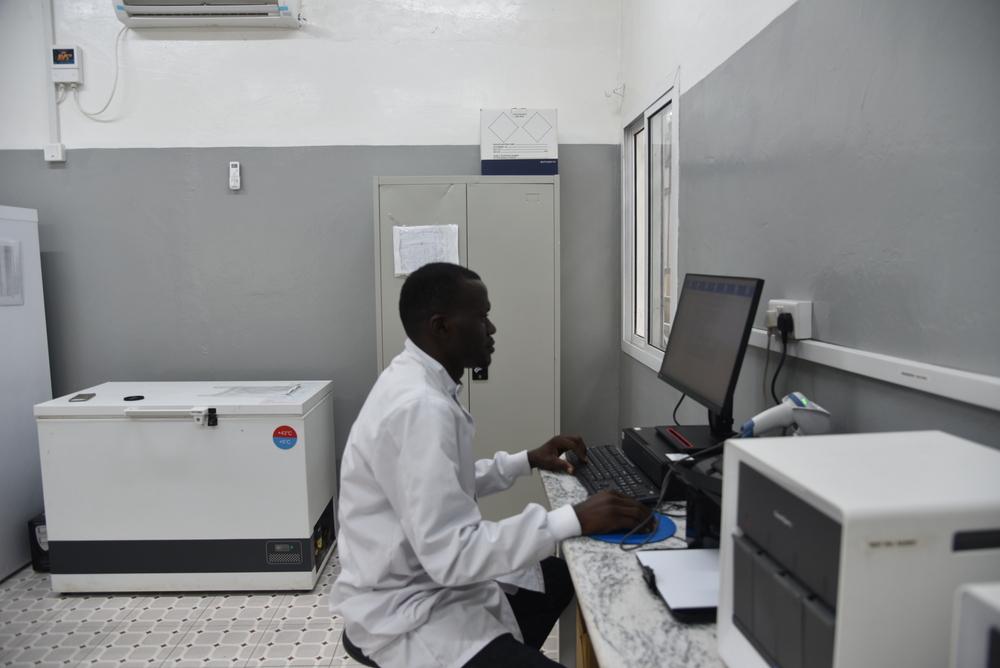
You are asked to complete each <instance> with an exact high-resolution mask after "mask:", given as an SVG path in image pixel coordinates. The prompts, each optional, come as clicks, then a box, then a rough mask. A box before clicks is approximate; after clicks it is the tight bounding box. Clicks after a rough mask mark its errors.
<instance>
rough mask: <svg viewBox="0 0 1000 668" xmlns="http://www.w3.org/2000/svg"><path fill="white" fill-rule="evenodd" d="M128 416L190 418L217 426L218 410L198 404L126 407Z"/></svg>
mask: <svg viewBox="0 0 1000 668" xmlns="http://www.w3.org/2000/svg"><path fill="white" fill-rule="evenodd" d="M125 417H127V418H188V419H191V420H194V421H195V422H196V423H198V424H204V425H207V426H209V427H214V426H216V424H217V422H216V411H215V409H214V408H205V407H203V406H197V407H194V408H126V409H125Z"/></svg>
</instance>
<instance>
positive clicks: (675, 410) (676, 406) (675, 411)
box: [674, 394, 687, 427]
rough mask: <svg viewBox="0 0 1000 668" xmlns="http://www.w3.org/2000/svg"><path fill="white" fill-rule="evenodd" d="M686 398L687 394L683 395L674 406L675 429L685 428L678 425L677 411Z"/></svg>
mask: <svg viewBox="0 0 1000 668" xmlns="http://www.w3.org/2000/svg"><path fill="white" fill-rule="evenodd" d="M686 396H687V395H686V394H682V395H681V398H680V399H678V400H677V404H676V405H675V406H674V426H675V427H683V426H684V425H682V424H678V423H677V409H678V408H680V407H681V402H682V401H684V397H686Z"/></svg>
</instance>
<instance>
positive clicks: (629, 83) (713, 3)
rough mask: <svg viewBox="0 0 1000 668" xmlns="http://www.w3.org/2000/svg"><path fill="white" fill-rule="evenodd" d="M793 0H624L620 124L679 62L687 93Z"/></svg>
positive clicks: (668, 81) (656, 93)
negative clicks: (623, 84)
mask: <svg viewBox="0 0 1000 668" xmlns="http://www.w3.org/2000/svg"><path fill="white" fill-rule="evenodd" d="M793 4H795V0H742V1H740V0H697V1H696V2H684V1H681V0H622V19H621V26H622V36H621V44H622V49H621V78H622V80H623V81H624V82H625V99H624V101H623V103H622V114H621V119H622V121H623V122H622V125H624V124H625V123H629V122H631V121H632V119H634V118H635V117H636V116H638V115H639V114H641V113H642V112H643V110H644V109H645V108H646V107H648V106H649V105H650V104H652V103H653V102H655V101H656V99H657V98H659V97H660V96H661V95H663V94H664V93H665V92H666V91H667V89H668V88H669V87H670V86H671V85H672V84H673V82H674V74H675V73H676V72H677V68H678V67H680V90H681V94H683V93H684V91H685V90H687V89H690V88H691V87H692V86H694V85H695V84H696V83H698V82H699V81H701V80H702V79H703V78H705V76H706V75H707V74H708V73H709V72H711V71H712V70H714V69H715V68H716V67H718V66H719V65H721V64H722V63H724V62H725V61H726V60H727V59H728V58H729V57H730V56H732V55H733V54H734V53H736V52H737V51H738V50H739V49H740V48H741V47H742V46H743V45H744V44H746V43H747V42H749V41H750V39H751V38H753V37H754V36H755V35H756V34H757V33H759V32H760V31H761V30H763V29H764V28H765V27H766V26H767V24H769V23H770V22H771V21H773V20H774V19H775V18H777V17H778V15H779V14H781V13H782V12H783V11H785V10H786V9H788V8H789V7H790V6H792V5H793ZM682 122H683V121H682ZM619 141H620V137H619Z"/></svg>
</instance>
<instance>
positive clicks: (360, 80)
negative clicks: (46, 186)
mask: <svg viewBox="0 0 1000 668" xmlns="http://www.w3.org/2000/svg"><path fill="white" fill-rule="evenodd" d="M53 1H54V5H55V31H56V41H57V43H59V44H69V45H78V46H80V47H82V50H83V66H84V85H85V88H83V89H82V90H81V99H82V102H83V104H84V106H85V107H86V108H88V109H89V110H93V109H95V108H98V107H100V105H101V104H103V103H104V101H105V100H106V99H107V95H108V92H109V90H110V88H111V81H112V78H113V76H114V71H113V57H114V43H115V35H116V34H117V33H118V30H119V29H120V28H121V27H122V26H121V23H119V22H118V20H117V19H116V18H115V15H114V11H113V8H112V2H111V0H53ZM41 2H42V0H0V119H2V121H3V122H2V123H0V149H3V148H19V149H20V148H41V146H42V145H43V144H44V143H45V142H46V141H47V137H48V122H47V107H46V102H45V92H46V88H45V87H46V86H47V85H48V72H47V67H46V65H45V64H43V62H42V60H43V57H44V56H43V54H44V48H43V43H42V42H43V40H42V9H41V7H42V5H41ZM302 14H303V16H304V17H305V18H306V19H307V20H308V23H306V24H305V25H304V27H303V28H302V29H301V30H288V31H281V30H255V31H248V30H234V29H226V30H219V29H210V28H209V29H200V30H172V29H159V30H142V31H129V32H128V33H127V34H126V35H125V36H124V37H123V43H122V49H121V73H120V79H119V90H118V96H117V98H116V101H115V103H114V104H113V105H112V106H111V108H110V110H109V111H111V112H113V113H111V114H109V116H110V117H113V118H116V119H117V120H115V122H113V123H96V122H93V121H91V120H88V119H86V118H84V117H83V116H82V115H81V114H80V113H79V112H78V111H77V109H76V107H75V105H74V104H73V100H72V98H70V99H68V100H66V101H65V102H64V103H63V104H62V106H61V107H60V118H61V124H62V140H63V143H64V144H66V146H67V147H68V148H85V147H109V148H110V147H126V146H308V145H397V144H411V145H412V144H478V143H479V109H480V108H481V107H512V106H524V107H555V108H557V109H558V110H559V139H560V142H561V143H603V144H610V143H617V142H618V141H619V140H620V137H619V134H620V132H619V126H620V121H619V118H618V106H617V104H616V103H615V102H614V101H613V100H610V99H608V97H606V95H605V92H606V91H610V90H611V89H613V88H614V87H615V86H616V85H617V84H618V81H617V77H618V71H619V48H618V46H619V39H620V35H621V29H620V16H621V5H620V2H619V0H520V1H511V0H337V1H336V2H334V1H333V0H303V3H302Z"/></svg>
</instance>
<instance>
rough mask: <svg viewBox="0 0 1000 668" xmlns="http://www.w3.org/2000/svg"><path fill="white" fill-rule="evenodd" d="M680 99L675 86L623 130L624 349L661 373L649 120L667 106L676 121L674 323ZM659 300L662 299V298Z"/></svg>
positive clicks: (670, 243) (670, 250)
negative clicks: (642, 247) (639, 173)
mask: <svg viewBox="0 0 1000 668" xmlns="http://www.w3.org/2000/svg"><path fill="white" fill-rule="evenodd" d="M679 97H680V95H679V94H678V86H677V84H676V83H674V85H672V86H671V87H670V88H668V89H667V91H666V92H665V93H664V94H663V95H661V96H660V97H658V98H657V99H656V101H655V102H653V103H652V104H651V105H649V106H648V107H646V109H645V110H644V111H643V112H642V114H640V115H638V116H636V117H635V118H634V119H632V120H631V121H630V122H629V123H627V124H625V126H624V128H623V130H622V151H621V160H622V184H621V185H622V200H621V201H622V258H621V259H622V320H621V325H622V327H621V332H622V336H621V346H622V352H624V353H626V354H627V355H629V356H630V357H632V358H633V359H635V360H637V361H639V362H641V363H643V364H644V365H646V366H647V367H649V368H650V369H652V370H653V371H659V369H660V365H661V364H662V362H663V351H662V350H660V349H659V348H656V347H655V346H653V345H651V344H650V343H649V341H648V338H647V337H648V335H649V328H650V326H651V324H650V321H649V319H650V316H651V314H652V312H653V309H651V308H650V300H651V299H652V298H653V294H652V293H653V291H652V290H651V287H652V284H651V282H650V276H649V270H650V266H651V264H652V263H651V262H650V259H651V258H650V256H649V252H650V246H649V243H650V240H651V239H652V237H653V235H652V234H651V231H652V230H651V228H650V216H651V208H652V207H651V206H650V204H651V197H652V192H651V190H650V187H649V186H650V182H651V169H650V167H651V165H650V159H651V154H652V151H651V150H650V140H651V136H652V135H651V132H650V127H649V125H650V118H651V117H652V116H654V115H656V114H657V113H659V112H660V111H662V110H663V109H664V108H665V107H667V106H668V105H669V106H670V107H671V112H672V118H671V123H670V144H671V151H670V198H669V207H670V211H669V215H668V218H667V234H668V237H667V255H668V261H669V264H670V271H671V280H670V321H671V322H673V318H674V314H675V312H676V310H677V289H678V288H677V286H678V283H679V282H680V280H679V277H678V275H677V255H678V252H677V229H678V219H679V216H678V207H677V200H678V181H679V171H680V170H679V169H678V163H679V159H680V157H679V156H680V151H679V150H678V148H679V147H678V134H679V133H678V128H679V116H680V115H679V113H678V111H679V109H678V107H679V105H678V101H679ZM640 130H641V131H643V134H644V136H645V144H646V151H645V152H646V170H645V171H646V174H645V177H646V180H645V183H646V188H645V194H646V206H645V214H646V215H645V221H644V224H645V226H646V246H647V259H646V263H645V265H646V266H645V269H646V275H645V276H644V277H642V278H643V280H644V282H645V285H646V286H647V287H646V335H647V336H645V337H643V336H639V335H637V334H635V331H634V323H635V318H636V309H635V284H636V275H635V272H636V262H635V241H636V240H635V237H636V234H635V225H634V221H635V208H636V207H635V193H636V188H635V168H634V159H635V158H634V156H635V150H634V137H635V134H636V133H638V132H639V131H640ZM656 297H657V298H660V295H659V294H658V293H657V295H656ZM664 330H665V339H664V347H666V340H667V339H668V338H669V332H670V326H669V325H666V326H664Z"/></svg>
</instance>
